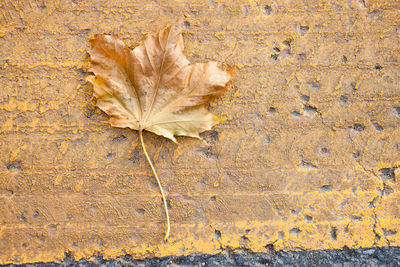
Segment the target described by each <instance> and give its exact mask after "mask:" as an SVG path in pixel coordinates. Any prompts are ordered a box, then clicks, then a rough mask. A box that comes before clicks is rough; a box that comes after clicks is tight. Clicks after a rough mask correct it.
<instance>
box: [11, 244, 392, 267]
mask: <svg viewBox="0 0 400 267" xmlns="http://www.w3.org/2000/svg"><path fill="white" fill-rule="evenodd" d="M5 266H23V267H55V266H76V267H81V266H82V267H86V266H104V267H117V266H118V267H119V266H121V267H122V266H157V267H158V266H305V267H309V266H319V267H322V266H349V267H350V266H400V247H383V248H367V249H346V248H345V249H342V250H313V251H290V252H285V251H278V252H271V253H251V252H248V251H246V250H240V251H235V253H233V252H231V251H224V252H222V253H220V254H216V255H205V254H197V255H189V256H181V257H163V258H148V259H145V260H135V259H132V258H131V257H129V256H125V257H123V258H119V259H116V260H103V259H102V258H101V257H94V260H93V261H86V260H80V261H78V262H74V261H73V260H72V257H71V255H67V256H66V258H65V259H64V261H63V262H61V263H33V264H23V265H12V264H10V265H5Z"/></svg>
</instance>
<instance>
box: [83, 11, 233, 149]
mask: <svg viewBox="0 0 400 267" xmlns="http://www.w3.org/2000/svg"><path fill="white" fill-rule="evenodd" d="M182 28H183V18H180V19H179V20H178V21H177V22H176V23H175V24H173V25H172V26H169V27H167V28H165V29H164V30H162V31H160V32H159V33H158V34H151V35H149V36H147V37H146V38H145V39H144V40H143V41H142V43H141V45H139V46H138V47H136V48H135V49H133V50H130V49H129V48H128V47H127V46H126V45H125V44H124V43H123V41H121V40H120V39H119V38H118V37H116V36H111V35H95V37H94V39H93V40H91V41H90V43H91V46H92V48H91V50H90V51H89V53H90V59H91V63H92V65H91V68H90V71H92V72H93V73H94V74H95V75H94V76H89V77H88V80H89V81H90V82H91V83H92V84H93V86H94V95H95V97H96V98H97V105H98V106H99V108H100V109H102V110H103V111H104V112H106V113H107V114H108V115H109V116H110V117H111V118H110V121H109V122H110V124H111V125H112V126H114V127H121V128H124V127H129V128H131V129H134V130H147V131H150V132H153V133H155V134H158V135H162V136H164V137H167V138H169V139H171V140H173V141H174V142H176V139H175V137H174V136H176V135H183V136H191V137H199V133H201V132H203V131H206V130H210V129H211V127H212V126H213V125H215V124H216V123H217V122H218V119H217V118H216V117H215V116H213V115H212V114H211V113H210V112H209V111H207V110H206V109H205V107H204V105H205V104H206V103H207V102H208V101H210V100H211V99H213V98H214V97H217V96H219V95H220V94H222V93H223V92H224V90H225V89H226V84H227V83H228V82H229V81H230V80H231V72H230V71H224V70H221V69H220V68H218V67H217V62H209V63H197V64H190V62H189V61H188V60H187V59H186V57H185V56H184V55H183V38H182Z"/></svg>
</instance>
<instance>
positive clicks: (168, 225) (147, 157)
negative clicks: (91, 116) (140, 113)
mask: <svg viewBox="0 0 400 267" xmlns="http://www.w3.org/2000/svg"><path fill="white" fill-rule="evenodd" d="M139 136H140V143H141V144H142V148H143V152H144V154H145V155H146V159H147V161H148V162H149V164H150V167H151V169H152V171H153V174H154V177H155V178H156V180H157V184H158V187H159V188H160V191H161V195H162V199H163V202H164V209H165V215H166V217H167V231H166V233H165V236H164V241H167V240H168V237H169V232H170V229H171V227H170V223H169V215H168V206H167V201H166V199H165V195H164V191H163V188H162V185H161V182H160V179H159V178H158V175H157V172H156V169H155V168H154V166H153V163H152V162H151V160H150V157H149V154H147V150H146V147H145V145H144V142H143V133H142V129H139Z"/></svg>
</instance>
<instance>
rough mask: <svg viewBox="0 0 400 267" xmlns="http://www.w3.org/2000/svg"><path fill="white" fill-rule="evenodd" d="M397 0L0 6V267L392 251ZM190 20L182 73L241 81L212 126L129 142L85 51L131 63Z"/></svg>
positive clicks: (396, 216) (399, 105) (397, 132)
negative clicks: (112, 40) (99, 99)
mask: <svg viewBox="0 0 400 267" xmlns="http://www.w3.org/2000/svg"><path fill="white" fill-rule="evenodd" d="M399 8H400V5H399V2H398V1H390V0H384V1H367V0H365V1H358V0H350V1H331V2H329V1H317V2H316V1H313V0H305V1H304V0H293V1H280V0H279V1H270V2H268V1H267V2H265V3H261V2H260V1H251V0H246V1H236V2H235V3H233V2H231V1H225V0H221V1H208V2H207V1H206V2H204V1H200V0H199V1H196V0H194V1H178V0H176V1H172V0H171V1H163V2H162V3H161V2H160V3H158V2H148V1H106V2H104V1H91V2H90V3H89V2H85V1H64V0H57V1H47V0H40V1H39V0H22V1H16V0H6V1H2V2H1V3H0V47H1V48H2V49H0V87H1V90H0V136H1V138H0V146H1V148H2V149H1V150H0V155H1V164H0V209H1V210H2V211H3V212H2V213H0V251H1V253H0V264H7V263H29V262H51V261H59V260H62V259H64V258H65V255H66V254H68V255H71V257H73V258H74V259H76V260H77V259H80V258H87V259H91V257H94V256H96V255H101V256H103V257H104V258H106V259H108V258H115V257H119V256H123V255H127V254H129V255H132V256H133V257H134V258H144V257H151V256H166V255H187V254H191V253H209V254H214V253H219V252H221V251H222V250H225V249H230V250H232V251H235V250H238V249H248V250H251V251H254V252H270V251H273V250H281V249H285V250H297V249H340V248H343V247H345V246H346V247H349V248H361V247H371V246H386V245H390V246H399V245H400V229H399V225H400V192H399V175H400V168H399V166H400V158H399V155H400V91H399V88H398V85H399V79H400V78H399V70H400V65H399V62H400V54H399V53H398V52H399V49H400V43H399V34H400V21H399V19H398V18H399ZM180 14H184V15H185V20H186V23H185V30H184V42H185V54H186V55H187V57H188V58H189V60H190V61H191V62H204V61H207V60H216V61H218V62H223V63H224V64H225V65H224V66H222V67H223V68H225V69H226V68H228V67H229V66H232V65H234V66H235V68H236V70H235V79H234V82H233V83H232V85H231V86H230V88H229V90H228V91H227V93H226V94H224V95H223V96H222V97H221V98H220V99H217V100H216V101H214V102H212V103H211V104H210V109H211V110H212V112H213V113H215V114H217V115H219V117H221V118H222V122H221V123H220V124H219V125H218V126H216V127H215V128H214V129H213V131H210V132H208V133H205V134H203V135H202V137H203V138H204V139H205V142H203V141H200V140H196V139H190V138H181V139H178V141H179V143H180V144H179V145H176V144H174V143H172V142H170V141H168V140H165V139H163V138H161V137H157V136H155V135H152V134H149V133H146V134H145V138H146V139H147V141H146V145H147V146H148V150H149V152H150V154H151V157H152V159H153V160H154V163H155V165H156V168H157V170H158V172H159V175H160V177H161V179H162V183H163V185H164V188H165V189H166V193H167V197H168V199H169V203H168V204H169V206H170V216H171V220H172V233H171V239H170V242H169V243H164V242H163V241H162V235H163V232H164V229H163V227H164V221H165V219H164V218H163V211H162V205H161V204H162V203H161V200H160V195H159V192H158V187H157V185H156V184H155V183H154V179H153V177H152V174H151V170H150V168H149V166H148V165H147V163H146V161H145V158H144V155H143V153H142V152H141V149H140V144H139V143H138V136H137V133H136V132H133V131H130V130H127V129H115V128H111V127H109V126H108V125H107V124H106V123H104V122H105V121H106V120H107V116H106V115H105V114H103V113H102V112H101V111H100V110H99V109H97V108H96V107H95V105H94V101H95V100H94V98H93V96H92V94H93V92H92V88H91V86H89V85H88V84H87V83H86V82H85V78H86V76H87V73H86V72H85V69H86V68H87V66H88V57H87V54H86V51H87V50H88V48H89V42H88V40H89V39H90V38H91V37H92V36H93V35H94V34H96V33H113V34H116V35H118V36H120V37H121V38H122V39H123V40H124V41H125V42H126V43H127V44H129V45H130V46H131V47H133V46H136V45H137V44H138V43H139V42H140V40H141V39H142V38H143V36H144V35H145V34H146V33H148V32H154V31H156V30H157V29H162V28H164V27H165V25H167V24H169V23H172V22H173V21H175V19H176V18H177V16H179V15H180Z"/></svg>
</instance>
